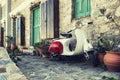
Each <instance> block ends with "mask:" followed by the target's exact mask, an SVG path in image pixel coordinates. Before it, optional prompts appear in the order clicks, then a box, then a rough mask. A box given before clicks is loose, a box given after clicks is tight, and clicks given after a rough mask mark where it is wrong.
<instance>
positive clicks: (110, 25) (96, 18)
mask: <svg viewBox="0 0 120 80" xmlns="http://www.w3.org/2000/svg"><path fill="white" fill-rule="evenodd" d="M1 1H2V0H1ZM5 1H8V0H5ZM9 1H10V3H9V5H11V6H10V7H11V10H10V11H8V13H9V17H10V20H9V21H10V25H11V26H10V25H9V27H10V28H9V30H10V35H13V33H14V31H13V25H14V24H13V21H14V19H15V18H19V17H20V16H23V17H24V18H25V24H24V26H25V34H24V35H25V46H27V47H28V46H30V45H32V44H31V43H32V42H31V35H32V32H31V30H32V28H31V27H32V22H31V19H32V18H31V16H32V15H31V14H32V13H31V7H32V6H35V4H37V3H39V4H40V10H41V14H44V13H47V15H48V16H47V15H46V16H45V15H44V16H45V17H43V15H42V16H41V23H40V25H42V26H45V25H46V23H47V22H48V24H49V21H53V22H54V25H52V26H55V25H56V26H57V28H59V29H57V28H56V29H54V30H53V31H54V33H52V32H53V31H52V30H47V31H46V33H44V28H42V29H41V34H40V38H41V39H42V38H54V37H55V36H52V37H44V36H45V35H47V36H51V35H49V34H50V33H52V34H54V35H55V34H56V32H57V34H59V33H61V32H67V31H68V30H69V29H70V28H72V27H75V26H76V25H77V26H80V25H81V24H82V28H81V29H83V30H84V31H85V32H86V33H87V34H88V37H89V39H90V40H92V39H95V38H96V37H97V36H99V35H100V33H109V34H119V32H120V29H119V26H120V22H119V20H120V1H119V0H83V1H89V2H90V7H91V12H90V15H87V16H83V17H79V18H75V17H74V12H75V5H76V4H75V0H57V1H58V3H59V7H57V9H54V12H51V10H50V9H48V11H47V12H46V7H45V6H44V5H47V4H45V3H46V0H9ZM47 1H50V0H47ZM51 1H52V0H51ZM53 1H55V0H53ZM79 1H80V0H79ZM81 1H82V0H81ZM42 4H44V5H42ZM55 4H56V3H54V5H55ZM55 6H56V5H55ZM6 7H7V6H6V2H4V4H3V2H2V4H1V8H2V17H1V18H0V19H1V27H4V28H5V29H6V28H8V27H5V26H7V25H6V18H8V17H6V16H7V13H6V9H7V8H6ZM56 10H58V12H59V13H58V12H56ZM53 13H56V14H58V15H57V16H59V17H57V18H58V19H59V20H58V19H57V20H58V22H59V23H58V24H55V23H56V22H55V21H56V17H54V18H52V19H51V17H50V18H49V19H48V20H46V19H44V18H46V17H49V14H53ZM54 15H55V14H53V15H52V16H54ZM44 22H45V23H44ZM48 24H47V25H48ZM50 26H51V25H50ZM54 28H55V27H54ZM48 29H51V28H48ZM42 30H43V31H42ZM50 31H51V32H50ZM7 34H8V33H6V34H5V35H7ZM57 37H61V36H57ZM18 45H20V44H19V42H18Z"/></svg>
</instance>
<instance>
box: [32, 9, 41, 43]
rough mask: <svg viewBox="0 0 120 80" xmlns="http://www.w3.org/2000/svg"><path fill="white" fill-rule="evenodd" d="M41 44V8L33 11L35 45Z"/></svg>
mask: <svg viewBox="0 0 120 80" xmlns="http://www.w3.org/2000/svg"><path fill="white" fill-rule="evenodd" d="M37 42H40V8H39V7H37V8H34V9H33V44H35V43H37Z"/></svg>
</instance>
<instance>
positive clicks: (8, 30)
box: [6, 0, 11, 46]
mask: <svg viewBox="0 0 120 80" xmlns="http://www.w3.org/2000/svg"><path fill="white" fill-rule="evenodd" d="M10 11H11V0H6V36H11V20H10V15H9V12H10ZM8 45H9V44H8V43H6V46H8Z"/></svg>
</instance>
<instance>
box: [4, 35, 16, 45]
mask: <svg viewBox="0 0 120 80" xmlns="http://www.w3.org/2000/svg"><path fill="white" fill-rule="evenodd" d="M5 41H6V42H7V43H8V44H11V43H13V42H14V38H13V37H12V36H6V40H5Z"/></svg>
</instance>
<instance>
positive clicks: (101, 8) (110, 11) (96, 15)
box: [60, 0, 120, 39]
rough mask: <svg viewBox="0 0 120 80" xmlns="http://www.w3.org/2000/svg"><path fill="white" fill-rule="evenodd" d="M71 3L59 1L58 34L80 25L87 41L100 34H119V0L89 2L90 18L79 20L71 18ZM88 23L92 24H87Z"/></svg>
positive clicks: (93, 0) (94, 0)
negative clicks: (86, 36) (87, 38)
mask: <svg viewBox="0 0 120 80" xmlns="http://www.w3.org/2000/svg"><path fill="white" fill-rule="evenodd" d="M72 1H74V0H60V32H63V31H64V32H67V31H68V30H69V29H70V28H72V27H74V26H75V25H76V24H78V25H79V23H81V24H82V25H83V27H82V29H83V30H84V31H85V32H86V33H87V35H88V37H89V39H94V38H96V36H99V34H100V33H112V34H114V33H115V34H119V30H120V29H119V28H120V1H119V0H91V1H92V2H91V7H92V12H91V16H87V17H83V18H79V19H75V18H72V15H73V10H74V8H73V6H74V4H73V2H72ZM90 22H92V23H93V24H88V23H90Z"/></svg>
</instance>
